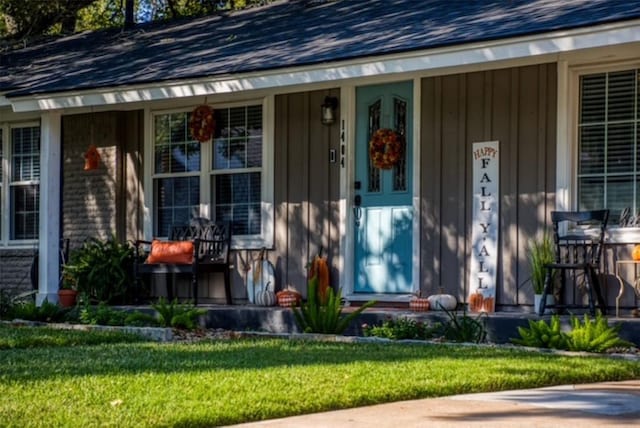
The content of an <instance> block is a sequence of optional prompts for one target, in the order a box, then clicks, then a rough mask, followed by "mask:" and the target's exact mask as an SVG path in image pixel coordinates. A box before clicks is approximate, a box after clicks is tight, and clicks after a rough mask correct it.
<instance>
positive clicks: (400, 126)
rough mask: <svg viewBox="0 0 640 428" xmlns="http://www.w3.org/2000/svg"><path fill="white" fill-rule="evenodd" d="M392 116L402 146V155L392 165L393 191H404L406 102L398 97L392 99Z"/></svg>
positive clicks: (405, 183)
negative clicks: (401, 140)
mask: <svg viewBox="0 0 640 428" xmlns="http://www.w3.org/2000/svg"><path fill="white" fill-rule="evenodd" d="M393 117H394V126H395V131H396V132H397V133H398V134H400V135H402V138H403V139H405V141H404V148H403V151H402V157H401V158H400V160H399V161H398V163H397V164H395V165H394V167H393V191H395V192H405V191H406V190H407V150H406V149H407V142H406V135H407V132H406V131H407V102H406V101H404V100H401V99H399V98H394V99H393Z"/></svg>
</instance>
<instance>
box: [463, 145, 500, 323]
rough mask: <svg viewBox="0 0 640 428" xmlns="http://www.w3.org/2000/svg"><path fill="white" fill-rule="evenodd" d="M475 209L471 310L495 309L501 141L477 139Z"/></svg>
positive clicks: (474, 178)
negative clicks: (478, 141) (478, 140)
mask: <svg viewBox="0 0 640 428" xmlns="http://www.w3.org/2000/svg"><path fill="white" fill-rule="evenodd" d="M472 156H473V159H472V164H473V213H472V216H471V219H472V229H471V244H472V249H471V253H472V254H471V269H470V275H469V299H468V302H469V310H471V311H472V312H494V311H495V302H496V276H497V264H498V226H499V224H498V221H499V218H500V216H499V214H500V198H499V196H500V186H499V185H500V151H499V142H498V141H486V142H481V143H473V151H472Z"/></svg>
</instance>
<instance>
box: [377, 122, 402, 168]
mask: <svg viewBox="0 0 640 428" xmlns="http://www.w3.org/2000/svg"><path fill="white" fill-rule="evenodd" d="M403 154H404V137H403V136H402V135H401V134H399V133H397V132H396V131H394V130H392V129H388V128H381V129H378V130H377V131H376V132H374V133H373V135H372V136H371V141H369V157H370V158H371V163H372V164H373V166H375V167H376V168H380V169H391V168H393V166H394V165H395V164H397V163H398V162H399V161H400V159H401V158H402V155H403Z"/></svg>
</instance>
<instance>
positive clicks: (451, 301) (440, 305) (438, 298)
mask: <svg viewBox="0 0 640 428" xmlns="http://www.w3.org/2000/svg"><path fill="white" fill-rule="evenodd" d="M427 300H428V301H429V305H430V306H431V308H430V309H431V310H432V311H442V310H444V309H446V310H447V311H453V310H454V309H455V308H456V307H457V306H458V300H457V299H456V298H455V297H454V296H452V295H451V294H444V293H442V291H441V292H440V294H433V295H431V296H429V297H427Z"/></svg>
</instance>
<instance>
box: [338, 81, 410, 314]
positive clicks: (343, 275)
mask: <svg viewBox="0 0 640 428" xmlns="http://www.w3.org/2000/svg"><path fill="white" fill-rule="evenodd" d="M407 80H412V81H413V106H412V109H413V115H412V120H413V125H412V126H413V144H412V147H413V150H412V153H411V154H410V156H411V160H412V161H413V176H412V180H413V183H412V189H413V197H412V201H413V212H414V215H413V255H412V263H413V269H412V281H413V284H412V289H413V291H414V292H417V291H418V290H419V289H420V218H421V212H420V100H421V98H420V94H421V85H420V84H421V79H420V78H419V77H415V78H413V79H402V80H399V81H407ZM377 83H392V82H376V84H377ZM358 86H360V85H358ZM340 112H341V113H340V136H341V137H340V138H341V140H340V145H341V147H340V150H341V153H342V150H344V165H343V167H342V168H340V216H339V218H340V236H341V240H340V253H341V257H340V258H341V260H342V263H340V265H341V266H339V268H340V285H341V287H342V290H343V295H344V297H345V298H346V299H347V300H348V301H354V302H358V301H368V300H377V301H379V302H408V301H409V300H410V299H411V297H412V294H411V293H408V294H383V293H357V294H356V293H354V292H353V285H354V279H353V278H354V274H355V272H354V262H355V260H354V245H355V230H354V218H353V209H352V208H353V197H354V188H353V182H354V179H355V154H356V153H355V142H356V140H355V130H356V123H355V120H356V85H343V86H342V87H341V88H340ZM342 160H343V159H342V158H341V161H342Z"/></svg>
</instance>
